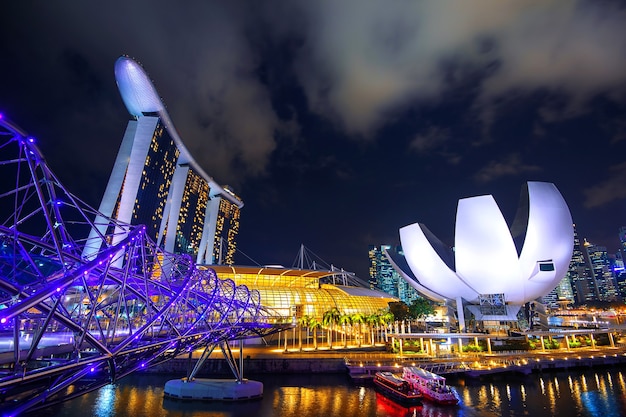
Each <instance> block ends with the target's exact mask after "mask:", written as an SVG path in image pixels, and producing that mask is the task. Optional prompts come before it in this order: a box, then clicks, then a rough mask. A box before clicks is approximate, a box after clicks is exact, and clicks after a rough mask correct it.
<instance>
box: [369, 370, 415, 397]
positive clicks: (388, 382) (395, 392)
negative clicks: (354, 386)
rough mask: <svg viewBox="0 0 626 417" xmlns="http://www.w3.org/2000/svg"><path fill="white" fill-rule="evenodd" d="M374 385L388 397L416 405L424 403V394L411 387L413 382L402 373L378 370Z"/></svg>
mask: <svg viewBox="0 0 626 417" xmlns="http://www.w3.org/2000/svg"><path fill="white" fill-rule="evenodd" d="M374 385H375V386H376V388H377V389H378V390H379V391H380V392H381V393H382V394H383V395H385V396H387V397H388V398H391V399H393V400H394V401H396V402H398V403H400V404H405V405H414V404H421V403H422V394H421V393H420V392H419V391H418V390H416V389H414V388H411V384H410V383H409V382H408V381H406V380H405V379H404V378H402V377H401V376H400V375H396V374H393V373H391V372H384V371H383V372H376V374H375V375H374Z"/></svg>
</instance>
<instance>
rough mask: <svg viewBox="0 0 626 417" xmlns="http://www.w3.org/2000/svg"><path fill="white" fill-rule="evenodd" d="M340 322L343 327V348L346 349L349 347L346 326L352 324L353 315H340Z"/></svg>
mask: <svg viewBox="0 0 626 417" xmlns="http://www.w3.org/2000/svg"><path fill="white" fill-rule="evenodd" d="M339 324H340V325H341V327H342V329H343V348H344V349H346V348H347V347H348V334H347V332H346V326H351V325H352V316H350V315H349V314H342V315H341V316H339Z"/></svg>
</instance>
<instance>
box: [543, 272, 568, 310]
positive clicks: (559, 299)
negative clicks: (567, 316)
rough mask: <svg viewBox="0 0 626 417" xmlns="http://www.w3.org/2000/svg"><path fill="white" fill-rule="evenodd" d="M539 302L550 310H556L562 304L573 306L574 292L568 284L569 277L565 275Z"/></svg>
mask: <svg viewBox="0 0 626 417" xmlns="http://www.w3.org/2000/svg"><path fill="white" fill-rule="evenodd" d="M541 302H542V303H543V304H545V305H546V306H548V307H550V308H557V307H559V306H561V305H562V304H566V305H567V304H573V303H574V292H573V290H572V285H571V284H570V278H569V276H568V275H565V276H564V277H563V279H562V280H561V281H559V285H557V286H556V287H555V288H554V289H553V290H552V291H550V292H549V293H548V294H546V295H544V296H543V297H542V298H541Z"/></svg>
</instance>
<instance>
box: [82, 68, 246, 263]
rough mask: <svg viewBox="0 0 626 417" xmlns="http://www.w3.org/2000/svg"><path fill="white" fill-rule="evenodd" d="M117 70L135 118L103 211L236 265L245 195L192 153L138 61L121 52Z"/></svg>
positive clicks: (91, 244)
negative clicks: (220, 181) (222, 183)
mask: <svg viewBox="0 0 626 417" xmlns="http://www.w3.org/2000/svg"><path fill="white" fill-rule="evenodd" d="M115 77H116V80H117V84H118V88H119V90H120V93H121V95H122V99H123V100H124V104H125V105H126V107H127V109H128V111H129V113H130V114H131V116H132V119H131V120H130V121H129V122H128V126H127V128H126V132H125V134H124V137H123V139H122V144H121V147H120V150H119V152H118V155H117V158H116V161H115V165H114V167H113V171H112V173H111V176H110V178H109V183H108V185H107V187H106V190H105V193H104V197H103V198H102V202H101V204H100V208H99V211H100V212H101V213H102V214H103V215H104V216H106V217H112V218H116V219H118V220H120V221H121V222H124V223H130V224H143V225H145V226H146V231H147V234H148V236H150V237H151V238H152V239H154V240H155V241H156V242H157V244H158V245H159V246H160V247H163V248H164V249H165V250H166V251H168V252H170V253H180V254H188V255H191V256H192V257H193V258H194V259H195V261H196V262H197V263H199V264H214V263H217V262H221V263H226V264H232V263H233V255H234V253H235V249H236V239H235V238H236V236H237V232H238V230H239V215H240V213H239V210H240V209H241V208H242V207H243V202H242V201H241V199H240V198H239V197H237V196H236V195H235V194H234V193H233V192H232V191H231V190H230V189H228V188H223V187H221V186H220V185H219V184H217V183H216V182H215V181H214V180H213V179H212V178H211V177H210V176H208V175H207V174H206V173H205V172H204V171H203V170H202V168H201V167H200V166H199V165H198V164H197V163H196V162H195V160H194V159H193V158H192V157H191V155H190V153H189V152H188V151H187V149H186V148H185V146H184V144H183V142H182V139H181V138H180V137H179V135H178V133H177V131H176V129H175V128H174V125H173V123H172V121H171V120H170V117H169V115H168V113H167V111H166V110H165V106H164V105H163V102H162V101H161V99H160V98H159V95H158V93H157V92H156V89H155V88H154V86H153V85H152V83H151V81H150V79H149V78H148V75H147V74H146V73H145V71H144V70H143V68H142V67H141V66H140V65H139V64H137V63H136V62H135V61H133V60H132V59H130V58H127V57H120V58H119V59H118V60H117V62H116V63H115ZM96 223H97V224H98V223H102V224H105V223H104V222H99V221H98V220H97V219H96ZM102 227H104V226H102ZM102 232H103V231H102V230H98V228H96V229H94V230H91V233H90V236H89V239H88V241H87V244H86V247H85V251H84V253H83V255H84V256H86V257H88V258H90V257H93V256H94V254H95V253H97V251H98V250H99V249H100V248H99V246H97V245H96V242H98V239H95V236H97V234H98V233H102ZM122 237H123V236H122V235H119V239H121V238H122ZM220 254H223V256H220Z"/></svg>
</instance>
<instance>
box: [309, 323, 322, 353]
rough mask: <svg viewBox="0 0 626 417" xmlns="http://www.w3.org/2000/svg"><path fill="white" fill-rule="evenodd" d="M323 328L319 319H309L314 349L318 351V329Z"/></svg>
mask: <svg viewBox="0 0 626 417" xmlns="http://www.w3.org/2000/svg"><path fill="white" fill-rule="evenodd" d="M321 327H322V322H321V321H319V320H318V319H317V317H310V318H309V329H310V330H311V331H312V332H313V348H314V349H315V350H317V329H319V328H321Z"/></svg>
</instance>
